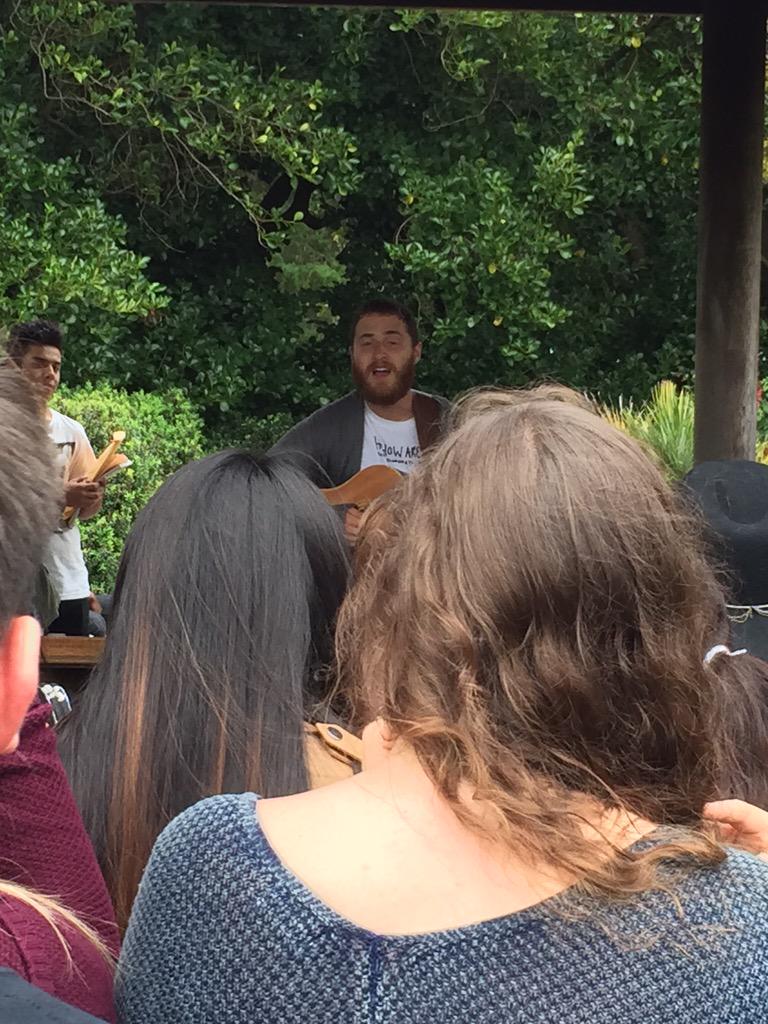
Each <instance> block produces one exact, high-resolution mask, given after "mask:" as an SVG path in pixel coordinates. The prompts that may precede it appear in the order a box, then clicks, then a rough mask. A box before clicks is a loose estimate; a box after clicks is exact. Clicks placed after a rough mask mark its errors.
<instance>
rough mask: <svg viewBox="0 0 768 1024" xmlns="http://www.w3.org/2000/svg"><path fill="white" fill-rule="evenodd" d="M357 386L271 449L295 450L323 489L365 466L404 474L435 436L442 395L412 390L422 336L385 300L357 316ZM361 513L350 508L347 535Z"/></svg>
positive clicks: (404, 311) (353, 350)
mask: <svg viewBox="0 0 768 1024" xmlns="http://www.w3.org/2000/svg"><path fill="white" fill-rule="evenodd" d="M350 358H351V366H352V377H353V379H354V382H355V385H356V389H357V390H356V391H353V392H350V394H348V395H345V396H344V398H340V399H338V401H336V402H332V403H331V404H330V405H327V406H325V407H324V408H322V409H319V410H318V411H317V412H314V413H312V415H311V416H308V417H307V419H305V420H302V421H301V423H297V424H296V426H295V427H293V428H292V429H291V430H289V431H288V433H287V434H285V436H284V437H282V438H281V439H280V440H279V441H278V442H277V444H276V445H275V446H274V447H273V448H272V451H273V452H284V453H286V454H287V453H297V454H300V455H301V456H303V457H304V458H303V459H302V464H303V465H304V466H305V468H306V469H307V472H308V473H309V474H310V476H311V477H312V479H313V480H314V481H315V482H316V483H317V484H318V485H319V486H321V487H336V486H338V485H339V484H341V483H344V481H346V480H348V479H349V478H350V477H351V476H354V474H355V473H357V472H358V471H359V470H361V469H365V468H366V467H367V466H374V465H384V466H391V467H392V468H393V469H396V470H398V472H400V473H408V472H410V470H411V469H412V468H413V466H414V465H415V464H416V462H417V461H418V459H419V457H420V455H421V453H422V452H423V451H424V450H425V449H426V448H428V447H430V446H431V445H433V444H434V443H435V442H436V441H437V440H438V438H439V436H440V432H441V424H442V417H443V413H444V412H445V410H446V409H447V407H448V403H447V402H446V400H445V399H444V398H439V397H438V396H435V395H428V394H425V393H424V392H422V391H415V390H414V389H413V381H414V377H415V373H416V364H417V363H418V361H419V360H420V359H421V341H419V338H418V332H417V328H416V321H415V319H414V317H413V315H412V314H411V313H410V312H409V310H407V309H406V308H405V307H404V306H401V305H399V304H398V303H397V302H392V301H390V300H389V299H375V300H373V301H371V302H367V303H366V304H365V305H364V306H363V307H362V309H361V310H360V311H359V312H358V313H357V315H356V316H355V319H354V322H353V325H352V337H351V344H350ZM358 521H359V513H358V512H357V511H356V510H355V509H350V510H348V512H347V516H346V520H345V526H346V530H347V535H348V536H349V537H350V538H351V537H354V535H355V534H356V532H357V523H358Z"/></svg>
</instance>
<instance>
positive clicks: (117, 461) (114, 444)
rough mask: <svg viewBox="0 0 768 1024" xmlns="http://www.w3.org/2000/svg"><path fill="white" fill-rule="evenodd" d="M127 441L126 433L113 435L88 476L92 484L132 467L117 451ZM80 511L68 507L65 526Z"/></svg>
mask: <svg viewBox="0 0 768 1024" xmlns="http://www.w3.org/2000/svg"><path fill="white" fill-rule="evenodd" d="M124 440H125V431H124V430H116V431H114V433H113V434H112V440H111V441H110V442H109V444H108V445H107V447H106V448H105V449H104V451H103V452H102V453H101V455H99V457H98V459H96V461H95V462H94V464H93V468H92V469H91V471H90V472H89V473H88V474H86V475H87V479H88V480H89V481H90V482H91V483H96V482H97V481H98V480H101V479H103V478H106V477H107V476H108V475H111V473H113V472H114V471H115V470H116V469H122V468H123V466H126V465H127V466H130V464H131V463H130V460H129V459H126V457H125V456H124V455H118V454H117V449H118V448H119V447H120V445H121V444H122V443H123V441H124ZM78 511H79V509H76V508H72V507H71V506H68V507H67V508H65V509H64V511H63V512H62V514H61V521H62V524H63V525H64V526H71V525H72V524H73V523H74V521H75V519H76V517H77V513H78Z"/></svg>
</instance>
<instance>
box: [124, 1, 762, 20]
mask: <svg viewBox="0 0 768 1024" xmlns="http://www.w3.org/2000/svg"><path fill="white" fill-rule="evenodd" d="M110 2H111V3H124V2H125V0H110ZM130 2H131V3H133V4H169V3H188V2H190V0H130ZM191 2H192V3H195V4H197V5H198V6H202V5H206V6H211V7H245V6H251V7H373V8H379V9H385V10H386V9H391V8H393V7H415V8H419V7H426V8H430V9H433V10H434V9H438V10H483V11H491V10H495V11H499V10H507V11H540V12H547V13H550V14H573V13H574V12H579V13H583V14H622V13H623V14H701V13H702V10H703V7H704V3H705V0H479V2H475V0H415V2H413V0H411V2H410V3H407V4H397V3H395V0H391V2H390V3H386V2H380V0H374V2H373V3H371V2H370V0H356V2H355V0H319V2H318V0H278V2H276V3H275V2H272V0H191ZM721 2H722V3H723V4H725V3H730V2H731V0H721ZM751 2H753V3H763V0H751ZM736 16H737V15H734V17H736Z"/></svg>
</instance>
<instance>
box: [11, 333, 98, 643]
mask: <svg viewBox="0 0 768 1024" xmlns="http://www.w3.org/2000/svg"><path fill="white" fill-rule="evenodd" d="M61 352H62V335H61V330H60V328H59V326H58V324H55V323H53V322H52V321H50V320H31V321H28V322H27V323H20V324H14V326H13V327H12V328H11V330H10V336H9V340H8V357H9V359H10V360H11V362H12V363H15V365H16V366H17V367H18V368H19V369H20V370H21V372H22V374H23V375H24V376H25V377H26V378H27V380H28V381H29V383H30V384H31V385H32V387H33V390H34V393H35V396H36V397H37V400H38V403H39V409H40V415H41V416H42V417H43V419H44V420H45V421H46V424H47V426H48V434H49V436H50V438H51V440H52V441H53V443H54V445H55V446H56V449H57V455H58V458H57V466H58V469H59V471H60V473H61V476H62V480H63V484H64V486H63V491H62V510H63V509H64V508H66V507H72V508H76V509H79V510H80V518H81V519H90V517H91V516H93V515H95V514H96V513H97V512H98V511H99V510H100V508H101V502H102V498H103V495H104V484H103V483H92V482H91V481H89V480H88V479H87V478H86V476H85V473H86V470H87V469H88V467H89V466H92V465H93V463H94V461H95V456H94V454H93V449H92V448H91V443H90V441H89V440H88V437H87V436H86V433H85V430H84V429H83V427H82V426H81V424H80V423H78V422H77V421H76V420H73V419H70V417H69V416H64V415H63V414H62V413H60V412H57V411H56V410H55V409H50V408H49V407H48V403H49V402H50V400H51V399H52V398H53V395H54V394H55V392H56V389H57V388H58V386H59V382H60V380H61ZM44 565H45V569H46V571H47V573H48V577H49V580H50V584H51V586H52V587H53V589H54V591H55V592H56V594H57V595H58V600H59V606H58V616H57V618H56V619H55V620H54V621H53V622H52V623H50V625H49V626H48V632H50V633H66V634H67V635H68V636H87V635H88V611H89V600H90V593H91V588H90V584H89V582H88V570H87V568H86V565H85V560H84V558H83V552H82V548H81V545H80V531H79V529H78V527H77V523H75V524H74V525H72V526H70V527H66V526H64V525H63V524H61V523H60V524H59V526H58V528H57V530H56V532H55V533H54V534H53V535H52V536H51V538H50V541H49V543H48V547H47V550H46V554H45V558H44Z"/></svg>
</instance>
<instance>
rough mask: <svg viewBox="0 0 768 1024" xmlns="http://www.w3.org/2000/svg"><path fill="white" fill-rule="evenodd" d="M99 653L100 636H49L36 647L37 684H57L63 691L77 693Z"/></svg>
mask: <svg viewBox="0 0 768 1024" xmlns="http://www.w3.org/2000/svg"><path fill="white" fill-rule="evenodd" d="M103 652H104V638H103V637H99V636H64V635H63V634H62V635H60V634H58V633H50V634H49V635H48V636H44V637H43V639H42V642H41V644H40V682H41V683H58V684H59V685H60V686H63V687H64V689H65V690H67V691H70V690H72V691H77V690H79V689H80V687H81V686H82V685H83V683H84V682H85V680H86V679H87V678H88V676H89V674H90V672H91V669H92V668H93V666H94V665H96V664H98V662H99V660H100V659H101V656H102V654H103Z"/></svg>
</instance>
